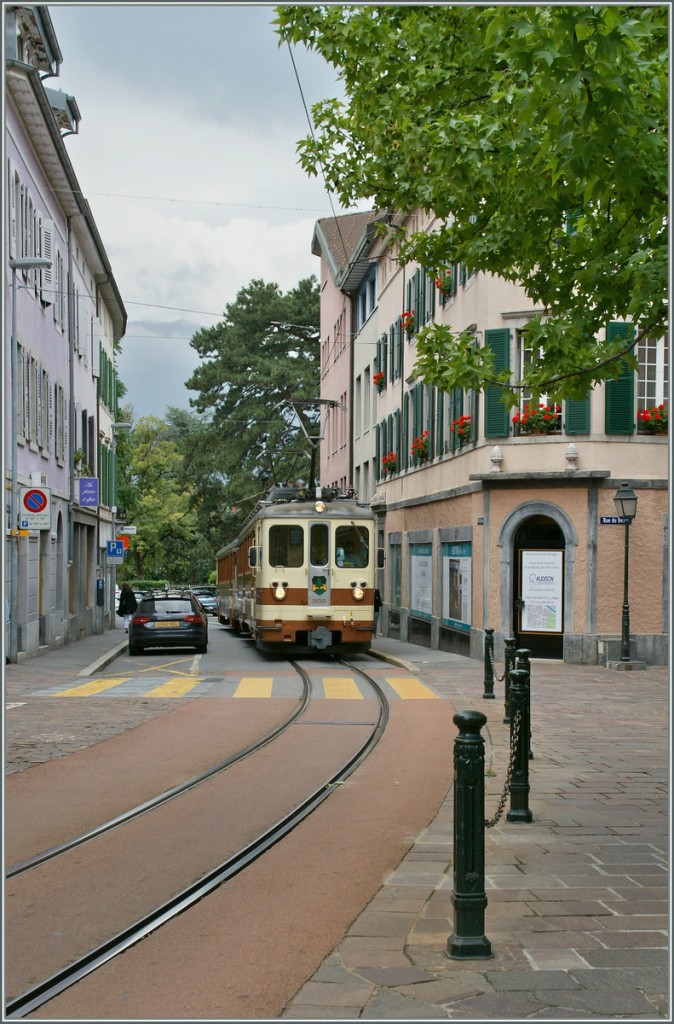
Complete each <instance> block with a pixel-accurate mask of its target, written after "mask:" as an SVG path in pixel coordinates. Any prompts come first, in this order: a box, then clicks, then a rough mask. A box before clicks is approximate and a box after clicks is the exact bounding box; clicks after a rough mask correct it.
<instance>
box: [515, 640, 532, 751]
mask: <svg viewBox="0 0 674 1024" xmlns="http://www.w3.org/2000/svg"><path fill="white" fill-rule="evenodd" d="M530 658H531V651H529V650H527V649H526V648H524V647H523V648H522V649H521V650H519V651H517V653H516V667H517V668H523V669H524V671H525V672H526V674H527V685H526V691H527V716H528V719H529V738H528V740H527V743H528V750H529V760H530V761H533V759H534V755H533V752H532V750H531V661H530V660H529V659H530Z"/></svg>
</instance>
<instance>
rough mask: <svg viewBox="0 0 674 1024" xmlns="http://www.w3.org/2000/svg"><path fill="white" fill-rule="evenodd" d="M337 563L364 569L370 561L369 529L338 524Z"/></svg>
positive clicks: (346, 566)
mask: <svg viewBox="0 0 674 1024" xmlns="http://www.w3.org/2000/svg"><path fill="white" fill-rule="evenodd" d="M335 540H336V547H337V565H342V566H344V567H345V568H353V569H364V568H365V567H366V566H367V565H368V564H369V561H370V551H369V537H368V533H367V530H359V529H358V528H357V527H355V526H338V527H337V533H336V538H335Z"/></svg>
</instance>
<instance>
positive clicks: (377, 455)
mask: <svg viewBox="0 0 674 1024" xmlns="http://www.w3.org/2000/svg"><path fill="white" fill-rule="evenodd" d="M374 464H375V466H376V467H377V470H376V477H377V480H379V479H380V478H381V441H380V439H379V424H378V423H376V424H375V428H374Z"/></svg>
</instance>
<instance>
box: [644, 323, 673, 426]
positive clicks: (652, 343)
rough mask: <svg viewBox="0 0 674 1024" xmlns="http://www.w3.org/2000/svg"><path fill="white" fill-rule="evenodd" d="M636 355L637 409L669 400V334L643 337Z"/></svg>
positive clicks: (650, 406)
mask: <svg viewBox="0 0 674 1024" xmlns="http://www.w3.org/2000/svg"><path fill="white" fill-rule="evenodd" d="M637 356H638V359H639V375H638V383H637V408H638V409H639V410H642V409H648V408H652V407H653V406H654V405H662V404H663V403H664V402H668V401H669V335H668V334H665V335H664V337H662V338H657V339H656V338H644V339H643V340H642V341H640V342H639V345H638V350H637Z"/></svg>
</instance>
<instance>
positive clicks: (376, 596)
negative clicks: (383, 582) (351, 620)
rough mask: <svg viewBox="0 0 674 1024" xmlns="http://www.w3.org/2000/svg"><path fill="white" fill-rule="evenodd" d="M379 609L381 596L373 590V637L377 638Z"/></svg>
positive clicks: (375, 589)
mask: <svg viewBox="0 0 674 1024" xmlns="http://www.w3.org/2000/svg"><path fill="white" fill-rule="evenodd" d="M380 608H381V594H380V593H379V591H378V590H377V588H376V587H375V588H374V635H375V636H377V630H378V628H379V609H380Z"/></svg>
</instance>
